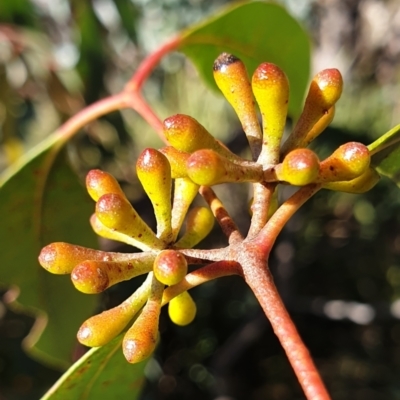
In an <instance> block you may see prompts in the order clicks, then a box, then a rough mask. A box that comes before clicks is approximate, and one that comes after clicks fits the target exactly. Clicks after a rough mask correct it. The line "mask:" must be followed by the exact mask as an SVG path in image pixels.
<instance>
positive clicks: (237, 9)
mask: <svg viewBox="0 0 400 400" xmlns="http://www.w3.org/2000/svg"><path fill="white" fill-rule="evenodd" d="M181 39H182V41H181V45H180V46H179V50H180V51H182V52H183V53H185V54H186V55H187V56H188V57H189V58H190V59H191V60H192V61H193V63H194V64H195V65H196V67H197V68H198V70H199V72H200V74H201V75H202V76H203V78H204V79H205V80H206V82H207V83H209V84H210V85H211V87H213V88H214V89H215V90H218V89H217V86H216V84H215V82H214V78H213V73H212V66H213V63H214V60H215V59H216V58H217V57H218V55H219V54H221V53H222V52H228V53H231V54H234V55H235V56H237V57H239V58H240V59H241V60H242V61H243V62H244V63H245V65H246V67H247V70H248V73H249V74H250V76H251V75H252V74H253V72H254V70H255V69H256V68H257V66H258V65H259V64H261V63H262V62H273V63H275V64H277V65H278V66H279V67H280V68H282V69H283V70H284V71H285V73H286V74H287V76H288V78H289V81H290V101H289V113H290V114H291V115H292V116H294V117H296V116H298V115H299V113H300V112H301V109H302V104H303V98H304V94H305V90H306V87H307V83H308V80H309V73H310V40H309V37H308V35H307V33H306V32H305V31H304V29H303V28H302V27H301V26H300V25H299V23H298V22H297V21H296V20H295V19H294V18H293V17H292V16H290V15H289V14H288V13H287V11H286V10H285V9H284V8H283V7H281V6H279V5H277V4H273V3H266V2H258V1H257V2H251V3H244V4H240V5H237V6H234V7H231V8H229V9H228V10H227V11H225V13H223V14H221V15H219V16H217V17H215V18H212V19H210V20H208V21H206V22H204V23H202V24H200V25H198V26H196V27H194V28H191V29H189V30H187V31H184V32H183V33H182V34H181Z"/></svg>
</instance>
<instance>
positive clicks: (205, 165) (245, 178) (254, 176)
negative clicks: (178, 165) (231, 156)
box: [186, 149, 263, 186]
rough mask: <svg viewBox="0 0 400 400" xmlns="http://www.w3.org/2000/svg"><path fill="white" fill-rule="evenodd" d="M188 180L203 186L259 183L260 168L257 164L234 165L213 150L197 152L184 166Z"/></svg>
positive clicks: (261, 176) (261, 175)
mask: <svg viewBox="0 0 400 400" xmlns="http://www.w3.org/2000/svg"><path fill="white" fill-rule="evenodd" d="M186 167H187V172H188V175H189V178H190V179H191V180H192V181H193V182H195V183H197V184H199V185H205V186H211V185H217V184H219V183H227V182H259V181H261V180H262V178H263V172H262V166H261V165H260V164H257V163H248V162H247V163H246V164H245V163H243V164H242V165H241V164H238V163H234V162H232V161H230V160H228V159H227V158H225V157H223V156H221V155H219V154H218V153H216V152H215V151H213V150H207V149H205V150H198V151H196V152H195V153H193V154H192V155H191V156H190V157H189V159H188V161H187V164H186Z"/></svg>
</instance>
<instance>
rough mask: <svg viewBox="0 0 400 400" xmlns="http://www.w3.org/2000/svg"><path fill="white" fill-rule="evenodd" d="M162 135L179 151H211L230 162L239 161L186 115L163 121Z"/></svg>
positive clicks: (177, 115)
mask: <svg viewBox="0 0 400 400" xmlns="http://www.w3.org/2000/svg"><path fill="white" fill-rule="evenodd" d="M164 135H165V137H166V139H167V140H168V143H169V144H170V145H172V146H173V147H175V148H176V149H178V150H180V151H184V152H187V153H193V152H194V151H196V150H200V149H212V150H214V151H216V152H217V153H219V154H221V155H223V156H224V157H226V158H228V159H230V160H237V159H239V157H238V156H237V155H236V154H233V153H232V152H231V151H230V150H229V149H228V148H226V147H225V146H224V145H223V144H222V143H221V142H220V141H219V140H217V139H215V138H214V136H212V135H211V134H210V133H209V132H208V131H207V129H206V128H204V126H203V125H201V124H200V123H199V122H197V121H196V120H195V119H194V118H192V117H189V116H188V115H183V114H176V115H173V116H172V117H169V118H167V119H166V120H165V121H164Z"/></svg>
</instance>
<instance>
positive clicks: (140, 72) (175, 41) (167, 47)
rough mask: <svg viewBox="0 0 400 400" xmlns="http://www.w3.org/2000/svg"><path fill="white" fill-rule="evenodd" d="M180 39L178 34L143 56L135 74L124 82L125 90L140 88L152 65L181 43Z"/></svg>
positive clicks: (132, 90) (134, 90)
mask: <svg viewBox="0 0 400 400" xmlns="http://www.w3.org/2000/svg"><path fill="white" fill-rule="evenodd" d="M181 41H182V38H181V37H180V36H176V37H174V38H172V39H170V40H169V41H168V42H167V43H165V44H164V45H162V46H161V47H160V48H159V49H158V50H156V51H155V52H154V53H151V54H150V55H149V56H148V57H147V58H145V59H144V60H143V62H142V63H141V64H140V65H139V68H138V69H137V70H136V72H135V74H134V75H133V76H132V78H131V79H130V80H129V82H128V83H127V84H126V86H125V90H126V91H128V92H138V91H139V90H140V89H141V88H142V86H143V83H144V82H145V81H146V79H147V78H148V77H149V75H150V73H151V72H152V71H153V69H154V67H155V66H156V65H157V64H158V63H159V62H160V60H161V59H162V58H163V57H164V56H165V55H166V54H168V53H170V52H171V51H173V50H176V49H177V48H178V47H179V45H180V44H181Z"/></svg>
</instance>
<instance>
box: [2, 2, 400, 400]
mask: <svg viewBox="0 0 400 400" xmlns="http://www.w3.org/2000/svg"><path fill="white" fill-rule="evenodd" d="M226 3H229V1H227V0H213V1H212V0H163V1H158V0H93V1H89V0H88V1H79V0H2V1H0V170H4V169H5V168H6V167H7V166H8V165H10V164H11V163H12V162H13V161H15V160H16V159H17V158H18V157H19V156H21V155H22V154H24V153H25V152H26V151H27V150H28V149H29V148H31V147H32V146H34V145H35V144H37V143H38V142H40V141H41V140H42V139H43V138H45V137H47V135H49V134H50V133H51V132H52V131H54V130H55V129H56V128H57V127H58V126H59V125H60V124H61V123H62V122H63V121H65V120H66V119H67V118H68V117H69V116H71V115H73V114H74V113H76V112H77V111H78V110H80V109H81V108H83V107H84V106H85V104H90V103H92V102H94V101H95V100H97V99H99V98H101V97H104V96H106V95H108V94H112V93H116V92H118V91H119V90H120V89H121V88H122V87H123V85H124V84H125V82H127V80H128V79H129V77H130V76H131V74H132V73H133V71H134V70H135V69H136V68H137V66H138V64H139V62H140V61H141V60H142V59H143V57H144V56H145V55H146V54H148V53H149V52H151V51H152V50H155V49H156V48H157V47H158V46H159V45H160V44H161V43H163V42H164V41H165V40H166V39H167V38H169V37H170V36H172V35H173V34H174V33H175V32H177V31H178V30H180V29H182V28H184V27H187V26H188V25H189V24H191V23H193V22H197V21H199V20H201V19H202V18H203V17H204V16H206V15H212V14H213V13H214V12H215V10H217V9H219V8H220V7H221V6H222V5H223V4H226ZM279 3H281V4H283V5H284V6H286V7H287V8H288V9H289V10H290V11H291V13H292V14H293V15H294V16H295V17H297V18H298V19H299V20H301V22H302V23H303V25H304V26H305V27H306V28H307V29H308V31H309V33H310V37H311V40H312V42H313V48H314V50H313V60H312V62H313V72H314V73H315V72H317V71H319V70H321V69H322V68H327V67H336V68H339V69H340V71H341V72H342V74H343V76H344V81H345V88H344V92H343V96H342V99H341V100H340V101H339V103H338V106H337V110H336V117H335V120H334V122H333V124H332V126H331V127H330V128H329V129H328V130H327V131H326V132H325V133H324V134H323V135H322V136H321V137H320V138H319V139H318V140H317V141H316V142H315V143H314V144H313V146H314V149H315V150H316V151H317V152H318V154H320V155H321V156H322V157H323V156H326V155H327V154H329V153H330V152H331V151H332V150H333V149H335V148H336V147H337V146H338V145H340V144H342V143H343V142H345V141H349V140H357V141H361V142H363V143H366V144H368V143H370V142H372V141H373V140H374V139H375V138H377V137H378V136H379V135H381V134H383V133H384V132H386V131H387V130H388V129H389V128H390V127H392V126H394V125H395V124H398V123H400V97H399V95H398V93H399V92H400V90H399V89H400V8H399V5H398V0H386V1H383V0H381V1H380V0H307V1H302V2H299V1H295V0H281V1H279ZM210 68H211V66H210ZM145 95H146V97H147V98H148V100H149V102H150V103H151V104H152V106H153V107H154V108H155V110H156V112H157V113H158V114H159V115H160V117H161V118H165V117H167V116H169V115H172V114H174V113H177V112H179V113H186V114H190V115H192V116H194V117H195V118H197V119H198V120H199V121H200V122H201V123H202V124H204V125H205V126H206V127H207V128H209V130H210V131H211V132H212V133H213V134H214V135H216V136H218V137H219V138H220V139H222V140H223V141H225V142H226V143H227V144H228V145H229V146H230V147H231V148H232V149H234V150H235V151H236V152H240V151H242V150H244V149H245V148H246V144H245V140H244V138H243V135H241V132H240V127H239V124H238V121H237V120H236V118H235V116H234V115H233V112H232V111H231V109H230V107H229V106H228V105H227V104H226V102H225V100H224V99H223V98H221V97H219V96H218V95H216V94H215V93H211V92H210V91H209V90H208V89H207V88H206V87H205V86H204V85H203V83H202V82H201V81H200V80H199V78H198V77H197V74H196V71H195V70H194V68H193V67H192V65H191V64H190V63H189V62H188V61H187V60H185V59H184V58H183V56H181V55H179V54H171V55H169V56H168V57H166V58H165V60H163V62H162V63H161V65H160V66H159V68H157V69H156V71H154V73H153V75H152V76H151V78H150V80H149V81H148V82H147V84H146V87H145ZM159 145H160V142H159V140H158V139H157V137H156V135H154V134H153V133H152V132H151V130H150V129H149V128H148V127H147V126H146V124H145V123H144V122H143V121H141V120H140V118H139V117H137V116H136V115H135V114H134V113H133V112H131V111H122V112H121V113H113V114H111V115H109V116H107V117H105V118H102V119H101V120H99V121H98V122H96V123H95V124H91V125H90V127H88V128H87V129H86V131H85V132H82V133H81V134H80V135H78V136H77V137H76V138H75V139H74V140H73V141H72V143H70V145H69V148H68V151H69V156H70V159H71V163H72V165H73V167H74V168H75V169H76V172H77V174H78V176H79V177H80V178H81V179H82V178H83V176H84V175H85V173H86V172H87V171H88V170H89V169H92V168H102V169H105V170H107V171H109V172H112V173H113V174H114V175H115V176H116V177H117V178H118V179H119V180H120V181H121V183H122V185H123V187H124V189H125V190H126V193H127V195H128V197H129V198H130V199H131V200H132V202H134V203H135V207H136V208H137V209H138V210H139V212H141V213H142V214H145V215H148V218H151V215H150V214H151V209H150V207H149V202H148V201H147V200H146V199H145V198H144V196H143V191H142V189H141V188H140V186H139V185H138V184H137V180H136V177H135V174H134V169H133V168H132V166H133V165H134V163H135V160H136V157H137V155H138V154H139V153H140V151H141V150H142V149H143V148H144V147H146V146H159ZM244 151H246V150H244ZM236 190H237V188H236V187H232V186H230V185H226V186H225V185H222V186H221V187H218V188H217V191H218V193H219V194H220V196H221V198H222V199H224V200H225V201H226V205H227V208H228V209H229V210H230V211H231V212H232V214H234V215H235V216H236V217H237V219H238V220H239V225H240V226H241V228H242V229H243V230H245V229H246V227H247V226H248V223H249V217H248V216H247V212H243V210H247V204H248V200H249V195H248V194H247V192H246V191H245V190H243V191H242V192H237V191H236ZM290 190H291V189H289V188H288V189H285V190H282V193H281V194H280V195H281V198H282V199H284V198H285V197H287V196H288V195H289V194H290ZM233 198H234V200H232V199H233ZM399 210H400V193H399V191H398V188H397V187H396V186H395V185H394V184H392V183H391V182H389V181H388V180H386V179H382V182H380V183H379V184H378V186H377V187H376V188H375V189H374V190H372V191H371V192H370V193H367V194H366V195H362V196H361V195H348V194H340V193H330V192H328V191H322V192H320V193H319V194H317V195H316V196H315V197H314V198H313V199H312V200H311V201H309V202H308V203H307V204H306V205H305V206H304V207H303V208H302V210H301V211H300V212H299V213H297V214H296V215H295V217H294V218H293V219H292V221H291V222H290V223H289V224H288V226H287V228H286V229H285V230H284V232H283V233H282V235H281V236H280V238H279V240H278V243H277V245H276V247H275V250H274V253H273V257H272V261H271V267H272V269H273V273H274V276H275V279H276V282H277V285H278V286H279V289H280V292H281V293H282V295H283V297H284V300H285V302H286V304H287V306H288V308H289V311H290V313H291V314H292V315H293V318H294V320H295V322H296V323H297V325H298V327H299V330H300V332H301V335H302V336H303V338H304V340H305V342H306V343H307V345H308V346H309V348H310V350H311V352H312V354H313V355H314V357H315V360H316V363H317V365H318V368H319V369H320V370H321V372H322V374H323V377H324V379H325V381H326V383H327V385H328V388H329V390H330V392H331V394H332V397H333V398H334V399H337V400H342V399H343V400H344V399H355V400H358V399H360V400H361V399H363V400H375V399H376V400H384V399H400V380H399V379H398V377H399V376H400V230H399V227H400V213H399ZM223 244H224V238H223V237H222V236H221V232H220V231H219V230H218V229H215V232H214V233H213V235H211V236H210V237H209V238H208V239H207V240H206V241H204V242H203V243H202V244H201V247H206V246H213V247H216V246H219V245H223ZM100 245H101V246H103V247H108V248H113V249H115V244H111V243H105V242H102V243H100ZM119 250H121V249H120V248H119ZM122 250H123V249H122ZM135 285H137V282H135V281H133V282H128V283H124V284H120V285H118V286H117V287H115V288H112V289H110V290H109V291H107V293H106V294H105V295H104V296H103V297H102V302H101V304H99V306H98V311H100V310H102V309H105V308H107V307H111V306H113V305H115V304H118V303H119V302H121V301H122V300H124V299H125V298H126V297H127V296H128V295H129V294H130V293H131V292H132V290H133V289H134V287H135ZM3 293H5V289H4V290H3ZM193 294H194V297H195V298H196V301H197V304H198V310H199V312H198V317H197V318H196V320H195V322H194V323H193V324H192V325H190V326H188V327H185V328H178V327H175V326H173V325H172V324H171V323H170V322H169V320H168V318H167V316H166V315H165V314H163V315H162V318H161V343H160V346H159V348H158V350H157V353H156V355H155V357H154V359H153V360H152V361H151V362H150V363H149V365H148V367H147V369H146V377H147V384H146V388H145V390H144V393H143V395H142V398H143V399H146V400H147V399H148V400H150V399H171V400H172V399H173V400H177V399H193V400H196V399H199V400H200V399H218V400H230V399H232V400H233V399H255V400H258V399H260V400H261V399H268V400H285V399H287V400H291V399H302V398H303V397H302V394H301V391H300V389H299V387H298V385H297V383H296V381H295V378H294V376H293V373H292V371H291V369H290V366H289V365H288V363H287V361H286V358H285V356H284V354H283V352H282V350H281V348H280V346H279V344H278V342H277V340H276V338H275V336H274V334H273V332H272V331H271V329H270V326H269V324H268V322H267V321H266V320H265V318H264V316H263V314H262V312H261V310H260V308H259V306H258V304H257V303H256V301H255V300H254V298H253V296H252V294H251V293H250V292H249V290H248V289H247V288H246V286H245V285H244V284H243V282H242V281H241V280H240V279H238V278H225V279H223V280H219V281H218V282H212V283H209V284H207V285H203V286H201V287H199V288H196V289H194V290H193ZM71 312H73V311H72V310H71ZM32 324H33V320H32V319H30V318H29V317H26V316H23V315H19V314H16V313H14V312H13V311H11V310H9V309H7V307H6V306H5V305H4V304H3V303H0V399H7V400H14V399H15V400H25V399H26V400H28V399H34V398H38V397H40V395H41V394H42V393H43V392H44V391H45V390H46V389H47V388H48V387H49V386H50V385H51V384H52V383H53V382H54V381H55V379H56V378H57V377H58V376H59V374H60V372H59V371H54V370H51V369H48V368H45V367H44V366H41V365H40V364H38V363H36V362H34V361H32V360H31V359H29V358H28V357H27V356H26V355H25V354H24V353H23V352H22V350H21V349H20V344H21V341H22V339H23V338H24V336H25V335H26V334H27V332H28V331H29V329H30V328H31V326H32ZM82 351H83V349H80V348H79V347H78V348H77V354H76V355H75V357H77V355H78V354H80V353H81V352H82Z"/></svg>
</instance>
